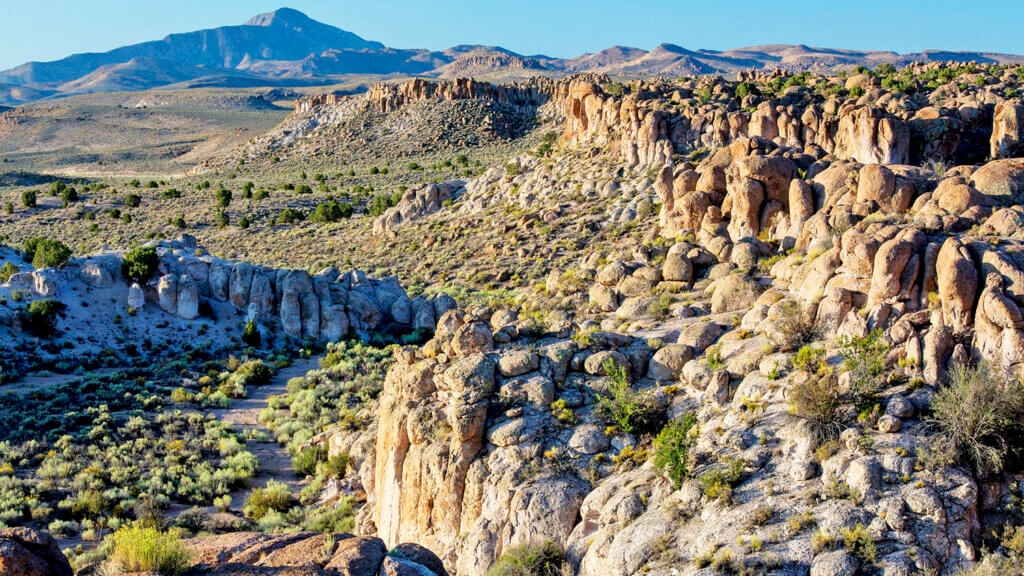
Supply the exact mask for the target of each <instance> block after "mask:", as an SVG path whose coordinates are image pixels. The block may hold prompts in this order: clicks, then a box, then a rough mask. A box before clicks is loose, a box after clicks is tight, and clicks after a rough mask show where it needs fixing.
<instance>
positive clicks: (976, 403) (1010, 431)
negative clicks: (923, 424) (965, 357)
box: [931, 363, 1024, 476]
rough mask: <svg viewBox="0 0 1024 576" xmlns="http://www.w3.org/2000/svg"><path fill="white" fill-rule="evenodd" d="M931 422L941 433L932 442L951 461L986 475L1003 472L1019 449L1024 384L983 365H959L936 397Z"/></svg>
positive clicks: (937, 450)
mask: <svg viewBox="0 0 1024 576" xmlns="http://www.w3.org/2000/svg"><path fill="white" fill-rule="evenodd" d="M932 411H933V413H932V416H931V421H932V422H933V423H934V424H935V425H936V426H937V427H938V429H939V431H940V433H941V436H940V440H939V442H936V443H934V444H933V446H932V451H933V454H934V453H935V452H942V451H944V452H946V454H947V462H941V463H954V462H969V463H970V464H972V465H973V466H974V468H975V471H976V472H977V473H978V474H979V475H981V476H985V475H988V474H994V473H998V472H1001V471H1002V470H1003V468H1004V466H1005V462H1006V459H1007V456H1008V455H1010V454H1011V453H1018V452H1019V451H1020V450H1021V448H1022V446H1021V445H1020V438H1021V436H1020V435H1021V432H1022V430H1024V427H1022V425H1021V422H1020V415H1021V413H1024V384H1021V381H1020V380H1019V379H1018V378H1015V377H1013V376H1010V375H1007V374H1004V373H1003V372H1001V371H1000V370H999V369H998V368H996V367H993V366H990V365H988V364H985V363H982V364H978V365H976V366H957V367H955V368H953V369H952V370H951V371H950V373H949V383H948V384H947V385H945V386H943V387H942V388H941V389H940V390H939V392H938V393H937V394H936V395H935V398H934V399H933V400H932Z"/></svg>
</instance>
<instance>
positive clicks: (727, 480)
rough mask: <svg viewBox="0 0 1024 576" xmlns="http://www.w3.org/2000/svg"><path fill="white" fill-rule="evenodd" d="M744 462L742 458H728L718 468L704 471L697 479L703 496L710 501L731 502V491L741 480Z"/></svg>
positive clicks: (744, 471) (744, 468) (743, 472)
mask: <svg viewBox="0 0 1024 576" xmlns="http://www.w3.org/2000/svg"><path fill="white" fill-rule="evenodd" d="M746 466H747V464H746V462H745V461H744V460H743V459H742V458H737V457H730V458H726V459H725V461H724V462H723V463H722V464H721V465H718V466H713V467H712V468H709V469H708V470H705V471H704V473H703V474H701V475H700V477H699V478H698V479H697V480H698V482H700V489H701V491H702V492H704V495H705V496H707V497H708V498H711V499H712V500H721V501H722V502H725V503H729V502H731V501H732V489H733V487H735V486H736V485H737V484H739V483H740V481H741V480H743V476H744V474H745V473H746Z"/></svg>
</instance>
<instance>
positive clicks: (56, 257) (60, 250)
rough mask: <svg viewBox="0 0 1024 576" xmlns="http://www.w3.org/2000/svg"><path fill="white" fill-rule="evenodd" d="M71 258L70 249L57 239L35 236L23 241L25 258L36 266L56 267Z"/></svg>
mask: <svg viewBox="0 0 1024 576" xmlns="http://www.w3.org/2000/svg"><path fill="white" fill-rule="evenodd" d="M69 259H71V249H70V248H68V247H67V246H65V245H64V244H63V243H62V242H61V241H59V240H51V239H49V238H43V237H41V236H36V237H34V238H30V239H28V240H27V241H26V242H25V260H26V261H28V262H31V263H32V265H33V266H35V267H36V268H56V267H57V266H63V265H64V264H66V263H67V261H68V260H69Z"/></svg>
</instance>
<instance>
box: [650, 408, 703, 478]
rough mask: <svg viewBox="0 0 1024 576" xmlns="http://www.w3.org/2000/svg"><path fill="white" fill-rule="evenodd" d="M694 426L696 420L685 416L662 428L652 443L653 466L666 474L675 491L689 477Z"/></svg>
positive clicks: (689, 415)
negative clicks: (653, 447)
mask: <svg viewBox="0 0 1024 576" xmlns="http://www.w3.org/2000/svg"><path fill="white" fill-rule="evenodd" d="M696 425H697V418H696V417H695V416H694V415H693V414H685V415H683V417H682V418H679V419H678V420H673V421H671V422H669V423H668V424H667V425H666V426H665V427H664V428H662V429H661V432H660V433H659V434H658V438H657V439H656V440H655V441H654V445H655V449H654V465H655V466H657V467H658V468H660V469H661V470H663V471H665V472H666V473H667V474H668V477H669V478H671V479H672V485H673V486H675V488H676V490H678V489H679V488H680V487H682V485H683V479H684V478H686V477H687V476H688V475H689V463H690V447H691V446H692V445H693V440H694V438H693V434H692V433H691V432H692V430H693V429H694V427H695V426H696Z"/></svg>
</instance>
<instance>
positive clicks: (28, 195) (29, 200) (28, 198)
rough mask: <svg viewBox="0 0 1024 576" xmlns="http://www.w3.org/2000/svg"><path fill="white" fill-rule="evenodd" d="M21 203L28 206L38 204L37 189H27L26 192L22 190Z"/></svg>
mask: <svg viewBox="0 0 1024 576" xmlns="http://www.w3.org/2000/svg"><path fill="white" fill-rule="evenodd" d="M21 203H22V205H24V206H25V207H26V208H32V207H33V206H35V205H36V191H35V190H25V191H24V192H22V193H21Z"/></svg>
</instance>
